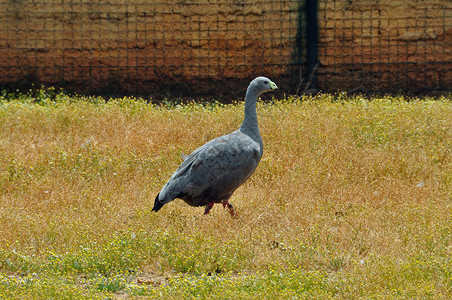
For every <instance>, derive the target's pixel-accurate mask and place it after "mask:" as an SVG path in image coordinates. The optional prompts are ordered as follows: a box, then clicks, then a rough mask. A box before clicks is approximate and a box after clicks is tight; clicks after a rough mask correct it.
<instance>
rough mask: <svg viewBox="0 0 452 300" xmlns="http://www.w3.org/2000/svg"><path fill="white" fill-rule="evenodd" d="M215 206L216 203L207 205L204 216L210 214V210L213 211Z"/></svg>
mask: <svg viewBox="0 0 452 300" xmlns="http://www.w3.org/2000/svg"><path fill="white" fill-rule="evenodd" d="M214 204H215V202H209V203H207V205H206V210H205V211H204V214H205V215H207V214H208V213H209V212H210V210H211V209H212V207H213V205H214Z"/></svg>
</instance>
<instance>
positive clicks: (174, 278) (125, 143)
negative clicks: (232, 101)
mask: <svg viewBox="0 0 452 300" xmlns="http://www.w3.org/2000/svg"><path fill="white" fill-rule="evenodd" d="M242 110H243V107H242V104H239V105H226V106H225V105H219V104H212V105H201V104H191V105H187V106H174V107H163V106H151V105H147V104H145V103H143V102H140V101H137V100H134V99H122V100H115V101H111V102H109V103H107V104H105V103H103V102H102V101H95V99H77V100H76V101H72V100H71V99H70V98H68V97H66V96H63V95H60V96H58V99H57V101H54V100H52V101H51V100H45V99H44V100H42V101H40V103H33V99H25V100H24V99H22V100H20V101H12V102H8V101H3V102H2V103H1V104H0V187H1V194H0V197H1V198H0V199H1V201H0V224H2V225H1V226H0V272H2V274H3V275H2V276H3V277H2V276H0V291H1V290H2V289H3V291H4V295H3V297H5V298H14V297H13V296H12V295H19V296H17V299H19V298H20V295H22V296H25V297H26V296H27V295H29V294H27V293H31V294H32V295H39V296H37V297H38V298H47V297H48V296H49V295H60V294H59V293H61V294H65V295H72V296H73V297H75V298H77V297H82V296H83V295H84V296H86V295H88V294H89V295H90V297H97V296H99V297H103V296H105V295H107V294H108V295H112V294H111V293H118V292H120V291H126V292H127V293H130V294H132V295H140V294H142V295H147V296H150V297H153V296H156V295H160V296H159V297H162V298H171V297H182V296H183V295H186V293H187V292H188V291H189V290H193V291H192V293H193V294H192V295H200V296H201V297H214V298H215V297H217V298H221V297H223V296H224V295H226V294H224V293H230V294H228V295H229V296H230V297H238V298H253V297H257V296H259V295H260V296H265V295H266V294H265V293H264V291H267V292H268V293H270V294H267V295H273V296H274V297H282V298H288V297H290V296H291V295H296V296H298V297H300V298H303V297H314V298H315V297H317V298H361V297H363V298H365V297H375V298H387V297H402V298H417V297H419V298H423V297H427V298H447V297H448V296H451V295H452V278H451V269H452V263H451V259H450V257H451V255H452V246H451V243H452V234H451V231H452V228H451V220H452V217H451V216H452V205H451V203H452V129H451V128H452V104H451V99H450V97H449V98H442V99H436V100H432V99H421V100H412V101H405V100H403V99H398V98H391V97H385V98H374V99H366V98H362V97H353V98H350V97H347V96H346V95H336V96H331V95H320V96H317V97H314V98H303V99H301V100H300V99H293V98H290V99H284V100H281V101H272V102H271V103H267V104H265V103H264V104H259V107H258V117H259V123H260V129H261V134H262V136H263V139H264V156H263V160H262V161H261V163H260V165H259V167H258V169H257V170H256V173H255V174H254V175H253V176H252V178H251V179H250V180H249V181H248V182H247V183H246V184H245V185H244V186H242V187H241V188H239V189H238V190H237V191H236V193H235V194H234V195H233V197H232V198H231V203H233V204H234V206H235V207H236V210H237V213H238V215H239V216H240V217H239V218H235V219H233V218H231V217H230V215H229V214H228V213H227V212H226V211H225V210H224V209H223V208H222V207H221V205H216V206H214V208H213V210H212V212H211V214H210V215H207V216H203V215H202V213H203V209H202V208H199V209H197V208H193V207H189V206H188V205H186V204H185V203H184V202H182V201H180V200H176V201H174V202H172V203H170V204H168V205H166V206H165V207H164V208H163V209H162V210H161V211H160V212H159V213H157V214H156V213H151V208H152V204H153V200H154V198H155V195H156V194H157V192H158V191H159V190H160V188H161V187H162V185H163V184H164V183H165V182H166V180H168V178H169V177H170V176H171V174H172V172H173V171H174V170H175V168H177V166H178V165H179V164H180V162H181V159H180V154H181V153H182V152H184V153H189V152H190V151H192V150H194V149H196V148H197V147H198V146H200V145H202V144H203V143H205V142H206V141H208V140H210V139H212V138H214V137H216V136H219V135H222V134H225V133H229V132H230V131H232V130H235V129H236V128H237V127H238V126H239V125H240V123H241V121H242V116H243V112H242ZM30 274H35V275H33V276H34V277H33V276H32V275H30ZM52 274H53V275H52ZM55 274H58V275H55ZM181 274H186V275H187V276H189V277H183V276H182V277H181V276H180V275H181ZM208 274H210V275H215V274H218V275H215V276H210V277H209V276H206V275H208ZM141 275H142V276H148V277H151V280H150V281H147V283H149V282H151V283H152V282H153V281H152V277H156V278H160V277H159V276H163V277H165V276H166V277H168V278H170V279H168V280H169V282H167V280H166V279H165V280H164V282H165V283H166V284H164V285H162V286H156V287H154V286H153V285H152V284H151V285H146V284H139V283H137V280H136V277H139V276H141ZM8 276H9V277H8ZM27 276H28V277H30V276H31V277H30V278H31V279H30V282H35V285H33V284H29V285H28V286H27V285H26V284H24V283H23V278H27ZM52 276H57V277H52ZM115 276H119V277H115ZM128 276H131V277H130V278H129V277H128ZM218 276H220V277H218ZM278 276H279V277H278ZM19 277H20V278H21V280H22V281H20V280H19V282H17V281H18V279H17V278H19ZM33 278H34V279H33ZM44 278H47V281H45V280H44ZM49 278H50V279H49ZM55 278H63V279H61V280H62V281H61V282H60V281H58V280H60V279H58V280H57V279H55ZM68 278H69V279H68ZM80 278H87V279H84V281H83V282H82V283H81V282H80ZM99 278H100V279H99ZM115 278H116V279H115ZM118 278H119V279H118ZM127 278H129V279H127ZM187 278H188V279H189V281H190V284H189V285H187V284H186V283H185V281H186V280H188V279H187ZM209 278H210V279H209ZM218 278H220V279H218ZM33 280H34V281H33ZM39 280H40V281H39ZM52 280H54V281H55V280H56V282H57V283H55V282H54V283H51V282H53V281H52ZM96 280H100V281H99V282H98V281H96ZM102 280H104V281H102ZM105 280H107V281H105ZM108 280H110V281H108ZM121 280H123V281H121ZM209 280H210V281H209ZM218 280H220V281H218ZM43 281H45V282H46V283H45V284H44V283H40V282H43ZM85 281H86V282H85ZM49 282H50V283H49ZM302 282H303V283H304V284H305V286H302ZM63 283H64V284H63ZM160 283H162V282H159V283H156V285H158V284H160ZM307 283H309V284H307ZM129 284H130V285H133V286H134V287H133V288H131V287H129V286H128V285H129ZM43 285H45V286H47V288H42V287H41V286H43ZM275 285H276V286H278V287H279V289H278V288H276V287H275ZM48 286H50V288H49V287H48ZM206 286H222V287H223V288H218V290H217V291H215V288H214V287H212V288H210V289H207V288H206ZM250 286H253V287H254V288H250ZM168 287H172V289H168ZM226 287H227V288H226ZM206 289H207V290H206ZM50 290H51V291H53V292H50ZM231 290H232V292H231ZM18 291H21V293H18ZM27 291H28V292H27ZM39 291H41V292H42V295H41V294H40V293H39ZM69 291H71V292H69ZM234 291H235V292H234ZM269 291H272V292H269ZM234 293H235V294H234ZM0 298H2V293H1V292H0ZM188 298H189V297H188Z"/></svg>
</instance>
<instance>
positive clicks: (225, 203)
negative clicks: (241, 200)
mask: <svg viewBox="0 0 452 300" xmlns="http://www.w3.org/2000/svg"><path fill="white" fill-rule="evenodd" d="M222 204H223V207H224V208H226V207H227V208H228V211H229V213H230V214H231V216H233V217H235V216H236V215H237V214H236V213H235V210H234V206H232V204H231V203H229V202H228V200H225V201H223V202H222Z"/></svg>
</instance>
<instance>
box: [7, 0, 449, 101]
mask: <svg viewBox="0 0 452 300" xmlns="http://www.w3.org/2000/svg"><path fill="white" fill-rule="evenodd" d="M405 2H406V3H405ZM427 2H428V3H427ZM427 2H426V3H424V2H423V1H415V2H408V1H399V0H391V1H389V0H380V1H373V0H363V1H350V0H323V1H313V0H254V1H245V0H233V1H220V0H178V1H176V0H171V1H163V0H161V1H153V2H151V1H144V0H133V1H132V0H130V1H121V0H100V1H93V0H31V1H6V0H0V84H1V85H2V86H4V87H13V88H28V87H29V85H30V84H32V83H34V84H46V85H54V86H61V87H63V88H65V89H67V90H70V91H76V92H83V93H102V94H144V95H154V96H155V95H160V96H162V97H163V96H167V95H175V96H198V95H201V96H212V97H226V98H233V97H236V96H239V95H242V94H243V90H244V88H246V85H247V83H248V80H250V79H252V78H253V77H255V76H257V75H267V76H269V77H271V78H272V79H274V80H275V81H278V83H279V85H280V86H281V89H282V90H284V91H286V92H288V93H296V92H298V93H301V92H303V91H306V90H307V89H309V88H312V87H316V88H317V89H320V90H325V91H333V90H336V89H342V90H359V91H379V90H395V89H406V90H411V91H412V90H419V89H431V88H434V89H451V88H452V75H451V73H452V72H450V70H451V69H452V54H451V53H452V42H451V41H452V13H451V12H452V4H451V2H450V1H449V0H431V1H427ZM308 7H311V8H312V7H314V8H316V12H315V15H313V14H312V12H311V13H309V12H308V11H307V8H308ZM313 16H314V17H316V18H315V19H314V21H317V22H316V23H317V24H318V31H317V30H316V29H317V26H312V24H313V22H314V21H313ZM308 20H309V23H308ZM313 30H315V31H313ZM313 32H314V33H313ZM313 34H315V35H314V36H313ZM308 37H309V39H308ZM313 41H315V45H314V44H313ZM314 52H315V53H314ZM314 65H315V67H314ZM313 71H315V72H313ZM315 75H316V76H315Z"/></svg>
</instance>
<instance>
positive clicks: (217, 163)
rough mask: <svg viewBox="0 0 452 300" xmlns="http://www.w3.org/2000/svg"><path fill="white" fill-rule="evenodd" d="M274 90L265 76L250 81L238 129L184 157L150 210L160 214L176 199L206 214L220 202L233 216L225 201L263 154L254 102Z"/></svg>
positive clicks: (247, 175)
mask: <svg viewBox="0 0 452 300" xmlns="http://www.w3.org/2000/svg"><path fill="white" fill-rule="evenodd" d="M275 89H277V86H276V84H275V83H273V82H272V81H271V80H269V79H268V78H266V77H257V78H255V79H254V80H253V81H251V83H250V85H249V86H248V89H247V92H246V97H245V117H244V120H243V123H242V125H241V126H240V128H239V129H238V130H236V131H234V132H232V133H230V134H227V135H224V136H221V137H218V138H216V139H213V140H211V141H209V142H207V143H206V144H204V145H203V146H201V147H199V148H198V149H196V150H195V151H193V152H192V153H191V154H190V155H189V156H188V157H186V158H185V160H184V162H183V163H182V164H181V165H180V166H179V168H178V169H177V170H176V172H174V174H173V175H172V176H171V178H170V180H169V181H168V182H167V183H166V184H165V185H164V186H163V188H162V190H161V191H160V193H159V194H158V195H157V197H156V198H155V203H154V207H153V209H152V210H153V211H159V210H160V208H162V206H163V205H165V204H166V203H168V202H171V201H172V200H174V199H176V198H179V199H182V200H184V201H185V202H186V203H188V204H189V205H191V206H205V212H204V213H205V214H207V213H209V211H210V209H211V208H212V206H213V205H214V203H223V206H225V207H226V206H227V207H228V209H229V212H230V213H231V214H232V215H234V214H235V212H234V209H233V207H232V205H231V204H229V202H228V199H229V198H230V197H231V195H232V194H233V193H234V191H235V190H236V189H237V188H238V187H239V186H241V185H242V184H243V183H244V182H245V181H246V180H247V179H248V178H249V177H250V176H251V175H252V174H253V172H254V170H256V167H257V165H258V164H259V161H260V159H261V157H262V153H263V143H262V138H261V136H260V133H259V126H258V124H257V115H256V101H257V98H258V97H259V96H260V95H261V94H263V93H265V92H268V91H271V90H275Z"/></svg>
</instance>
